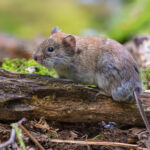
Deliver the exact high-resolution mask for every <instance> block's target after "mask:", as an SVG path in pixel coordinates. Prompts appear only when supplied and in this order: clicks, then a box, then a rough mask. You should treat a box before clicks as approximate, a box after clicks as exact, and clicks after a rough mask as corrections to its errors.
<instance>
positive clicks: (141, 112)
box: [134, 89, 150, 133]
mask: <svg viewBox="0 0 150 150" xmlns="http://www.w3.org/2000/svg"><path fill="white" fill-rule="evenodd" d="M134 97H135V100H136V103H137V106H138V108H139V111H140V114H141V117H142V119H143V121H144V123H145V126H146V129H147V131H148V132H149V133H150V124H149V122H148V119H147V117H146V114H145V112H144V109H143V107H142V103H141V100H140V96H139V90H138V89H135V90H134Z"/></svg>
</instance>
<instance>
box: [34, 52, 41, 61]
mask: <svg viewBox="0 0 150 150" xmlns="http://www.w3.org/2000/svg"><path fill="white" fill-rule="evenodd" d="M33 59H34V60H35V61H40V60H41V59H42V56H41V55H37V54H34V55H33Z"/></svg>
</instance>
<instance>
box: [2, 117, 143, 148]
mask: <svg viewBox="0 0 150 150" xmlns="http://www.w3.org/2000/svg"><path fill="white" fill-rule="evenodd" d="M23 126H24V127H25V128H26V129H27V130H28V131H29V132H30V133H31V135H32V136H33V137H35V138H36V139H37V140H38V142H39V143H40V144H41V145H42V146H43V147H44V149H46V150H48V149H49V150H126V149H128V148H117V147H110V146H94V145H92V146H91V145H90V146H88V145H85V146H81V145H78V144H65V143H52V142H50V139H63V140H80V141H85V140H88V141H90V140H92V141H106V142H119V143H128V144H138V145H139V146H140V147H145V146H144V142H145V140H144V142H143V140H141V139H140V140H139V135H138V134H140V133H142V132H143V131H144V130H143V129H140V128H133V127H129V126H121V125H117V124H115V123H106V122H103V121H102V122H99V123H94V124H93V123H60V122H59V123H58V122H47V121H46V120H45V119H44V118H41V119H40V120H39V121H37V120H31V121H26V122H25V123H23ZM10 131H11V126H10V124H6V123H0V143H3V142H5V141H7V140H8V139H9V136H10ZM21 135H22V137H23V140H24V143H25V146H26V149H27V150H38V147H37V145H35V144H34V143H33V142H32V141H31V140H30V138H29V137H28V136H27V135H26V134H24V133H22V134H21ZM144 135H145V134H144ZM7 149H9V150H11V149H13V150H14V149H16V150H18V149H20V145H19V143H18V140H17V139H16V140H15V142H14V143H13V144H12V145H9V146H8V147H7Z"/></svg>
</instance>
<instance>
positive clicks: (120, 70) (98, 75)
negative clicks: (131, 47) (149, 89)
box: [76, 37, 142, 101]
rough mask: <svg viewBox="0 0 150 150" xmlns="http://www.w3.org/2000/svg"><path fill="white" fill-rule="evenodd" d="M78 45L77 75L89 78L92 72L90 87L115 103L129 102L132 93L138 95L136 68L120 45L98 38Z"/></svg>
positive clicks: (84, 40) (86, 40)
mask: <svg viewBox="0 0 150 150" xmlns="http://www.w3.org/2000/svg"><path fill="white" fill-rule="evenodd" d="M78 41H79V43H78V42H77V49H79V50H80V49H81V48H82V49H83V50H82V53H81V55H80V56H78V59H76V61H77V62H80V66H79V68H80V67H81V69H80V71H79V74H86V75H88V74H90V72H92V73H91V79H93V80H92V81H93V84H94V82H95V84H96V85H97V86H98V87H99V88H100V89H102V90H103V91H105V93H106V94H108V95H111V96H112V97H113V99H115V100H117V101H121V100H131V99H132V98H133V92H134V90H135V89H138V90H139V92H140V91H141V89H142V88H141V82H140V77H139V71H138V68H137V64H136V62H135V61H134V59H133V58H132V56H131V55H130V54H129V53H128V51H127V50H126V49H125V48H124V47H123V46H122V45H121V44H119V43H118V42H116V41H113V40H111V39H107V38H98V37H85V38H83V39H82V38H79V39H78ZM86 71H87V72H86ZM86 75H85V77H86ZM83 78H84V77H83ZM89 78H90V77H89ZM81 80H82V79H81ZM83 80H84V79H83ZM83 80H82V81H83ZM82 81H81V82H82ZM88 81H89V82H90V81H91V80H90V79H88Z"/></svg>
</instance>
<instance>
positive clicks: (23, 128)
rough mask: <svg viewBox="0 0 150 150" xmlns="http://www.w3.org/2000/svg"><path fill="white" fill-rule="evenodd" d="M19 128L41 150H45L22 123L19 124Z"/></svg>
mask: <svg viewBox="0 0 150 150" xmlns="http://www.w3.org/2000/svg"><path fill="white" fill-rule="evenodd" d="M18 125H19V127H20V128H21V129H22V130H23V132H24V133H26V134H27V135H28V136H29V137H30V139H31V140H32V141H33V142H34V143H35V144H36V145H37V146H38V147H39V148H40V150H45V149H44V148H43V147H42V145H41V144H40V143H39V142H38V141H37V140H36V139H35V138H34V137H33V136H32V135H31V134H30V133H29V132H28V130H27V129H26V128H25V127H24V126H23V125H22V124H20V123H18Z"/></svg>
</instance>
